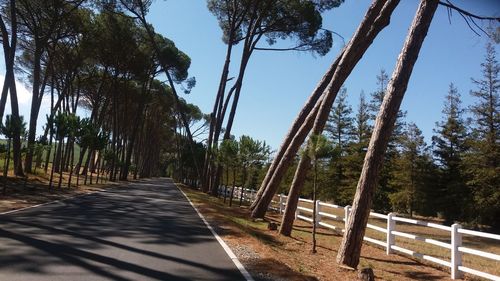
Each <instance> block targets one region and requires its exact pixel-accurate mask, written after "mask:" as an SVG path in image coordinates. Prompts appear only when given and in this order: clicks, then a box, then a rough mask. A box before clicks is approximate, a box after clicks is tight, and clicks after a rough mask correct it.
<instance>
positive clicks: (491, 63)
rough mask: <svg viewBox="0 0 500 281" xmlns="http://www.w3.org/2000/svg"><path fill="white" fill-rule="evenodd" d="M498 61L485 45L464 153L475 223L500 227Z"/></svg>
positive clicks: (491, 50)
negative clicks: (471, 126) (469, 145)
mask: <svg viewBox="0 0 500 281" xmlns="http://www.w3.org/2000/svg"><path fill="white" fill-rule="evenodd" d="M499 70H500V65H499V64H498V61H497V59H496V52H495V47H494V46H493V45H492V43H491V42H488V44H487V45H486V56H485V60H484V62H483V63H481V71H482V75H483V77H482V78H481V79H479V80H476V79H472V82H473V83H474V84H475V85H476V90H474V91H471V92H470V94H471V95H472V96H473V97H474V98H475V100H476V101H475V103H474V104H473V105H472V106H471V107H470V111H471V113H472V115H473V116H474V118H473V124H472V125H473V128H472V137H471V142H470V144H471V151H470V153H468V154H467V161H466V163H467V172H468V174H469V176H470V180H469V181H468V185H469V186H470V188H471V189H472V191H473V194H474V201H475V205H476V206H477V209H476V210H477V212H476V213H475V214H477V217H476V218H475V219H474V221H476V222H477V223H482V224H488V225H492V226H494V227H495V228H500V221H499V220H498V218H499V217H500V189H499V187H500V168H499V166H498V163H499V161H500V160H499V159H500V147H499V146H500V136H499V134H500V114H499V107H500V100H499V93H498V91H499V89H500V80H499V78H498V72H499Z"/></svg>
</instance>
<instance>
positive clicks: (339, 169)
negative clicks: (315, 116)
mask: <svg viewBox="0 0 500 281" xmlns="http://www.w3.org/2000/svg"><path fill="white" fill-rule="evenodd" d="M353 130H354V125H353V117H352V107H351V105H349V103H348V102H347V89H346V88H345V87H344V88H342V89H341V90H340V92H339V94H338V96H337V99H336V100H335V104H334V105H333V107H332V109H331V111H330V115H329V116H328V123H327V125H326V128H325V131H326V134H327V136H328V138H329V139H330V140H331V142H332V144H333V145H334V151H333V157H332V159H331V161H330V167H329V168H330V169H329V177H328V178H329V186H331V187H333V188H329V189H328V190H326V191H330V192H332V194H331V195H328V194H325V195H327V197H329V198H334V199H335V197H336V196H337V195H338V190H341V189H345V188H346V187H347V183H346V176H345V169H346V168H345V167H344V164H345V163H344V162H345V161H344V159H345V157H346V156H347V153H348V151H347V149H348V146H349V144H350V143H351V142H352V135H353Z"/></svg>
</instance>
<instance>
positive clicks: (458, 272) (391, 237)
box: [219, 186, 500, 281]
mask: <svg viewBox="0 0 500 281" xmlns="http://www.w3.org/2000/svg"><path fill="white" fill-rule="evenodd" d="M224 190H226V193H228V192H230V190H231V188H225V187H223V186H222V187H219V191H220V194H224ZM227 195H228V196H229V194H227ZM233 195H234V197H233V200H236V201H239V200H240V198H242V201H245V202H252V201H253V200H255V196H256V192H255V191H254V190H251V189H247V188H245V189H243V188H241V187H235V189H234V194H233ZM300 203H305V204H316V223H317V226H322V227H325V228H328V229H332V230H334V231H338V232H345V228H346V227H347V218H348V217H349V214H350V211H351V207H350V206H345V207H343V206H339V205H335V204H330V203H326V202H321V201H319V200H318V201H316V202H314V201H313V200H309V199H304V198H300V199H299V204H300ZM285 205H286V196H285V195H282V194H279V195H276V196H275V197H274V198H273V200H272V202H271V206H270V207H269V208H270V209H271V210H274V211H276V212H279V213H280V214H282V213H284V210H285ZM325 208H330V209H336V210H338V211H339V212H341V213H342V214H343V215H338V214H333V213H329V212H327V211H326V210H325ZM312 215H313V209H312V206H308V207H306V206H303V205H302V206H298V207H297V210H296V214H295V219H300V220H304V221H307V222H309V223H312V222H313V219H312ZM370 217H371V218H375V219H378V220H382V221H383V220H385V225H386V227H381V226H377V225H374V224H368V225H367V227H368V228H369V229H372V230H374V231H376V232H380V233H383V234H384V236H385V240H379V239H375V238H373V237H368V236H366V235H365V237H364V238H363V240H364V241H367V242H369V243H372V244H375V245H378V246H380V247H383V248H385V249H386V253H387V254H388V255H389V254H391V253H394V252H399V253H402V254H405V255H409V256H412V257H415V258H419V259H423V260H426V261H429V262H432V263H436V264H439V265H441V266H445V267H448V268H450V270H451V278H452V279H460V278H462V277H463V273H468V274H471V275H475V276H478V277H482V278H485V279H489V280H495V281H500V276H497V275H493V274H490V273H487V272H482V271H480V270H477V269H473V268H469V267H466V266H464V265H463V264H462V256H463V254H469V255H475V256H479V257H482V258H485V259H490V260H493V261H500V255H498V254H495V253H489V252H485V251H481V250H477V249H472V248H468V247H464V246H463V245H462V240H463V239H462V238H463V236H464V235H468V236H473V237H481V238H487V239H493V240H497V241H500V235H497V234H492V233H485V232H480V231H474V230H469V229H463V228H462V227H461V226H460V225H459V224H453V225H452V226H446V225H441V224H437V223H432V222H427V221H423V220H415V219H409V218H403V217H398V216H396V214H394V213H389V214H380V213H375V212H370ZM327 220H332V221H337V222H344V227H343V228H342V227H339V226H336V225H332V224H331V223H328V222H327ZM398 222H399V223H406V224H412V225H418V226H422V227H429V228H434V229H439V230H441V231H445V232H448V233H449V238H450V243H446V242H442V241H439V240H436V239H433V238H429V237H424V236H422V235H415V234H411V233H406V232H402V231H397V230H396V225H397V223H398ZM396 236H397V237H402V238H405V239H410V240H415V241H420V242H424V243H427V244H430V245H433V246H438V247H440V248H445V249H448V250H450V257H451V258H450V260H449V261H448V260H443V259H441V258H438V257H434V256H432V255H427V254H423V253H419V252H416V251H413V250H410V249H406V248H403V247H402V246H398V245H396V239H395V238H396Z"/></svg>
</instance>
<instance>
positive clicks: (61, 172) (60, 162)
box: [57, 138, 64, 189]
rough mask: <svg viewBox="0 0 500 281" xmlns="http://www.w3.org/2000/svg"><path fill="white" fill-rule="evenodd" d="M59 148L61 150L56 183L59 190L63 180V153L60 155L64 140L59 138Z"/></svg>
mask: <svg viewBox="0 0 500 281" xmlns="http://www.w3.org/2000/svg"><path fill="white" fill-rule="evenodd" d="M59 147H60V148H61V153H60V156H59V183H57V188H58V189H61V185H62V180H63V153H62V151H63V150H64V138H61V142H60V144H59Z"/></svg>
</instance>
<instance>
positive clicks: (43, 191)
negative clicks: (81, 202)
mask: <svg viewBox="0 0 500 281" xmlns="http://www.w3.org/2000/svg"><path fill="white" fill-rule="evenodd" d="M66 180H67V175H65V177H64V179H63V184H62V186H61V188H57V179H56V180H55V181H56V182H55V186H54V187H53V188H49V185H48V180H47V179H46V178H44V177H40V176H33V175H30V177H29V178H17V177H14V176H12V177H8V178H7V180H6V181H5V180H4V178H3V177H2V178H0V213H3V212H8V211H11V210H16V209H21V208H26V207H29V206H33V205H37V204H43V203H46V202H50V201H54V200H61V199H64V198H68V197H72V196H77V195H81V194H86V193H92V192H96V191H99V190H102V189H105V188H109V187H113V186H115V185H116V183H104V184H102V183H99V184H95V183H94V184H93V185H83V179H82V177H81V178H80V183H81V184H80V185H79V186H78V187H76V186H75V184H76V178H75V177H73V179H72V182H73V184H72V186H71V188H67V181H66ZM4 186H6V190H5V195H4V194H3V193H2V191H3V188H4Z"/></svg>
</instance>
